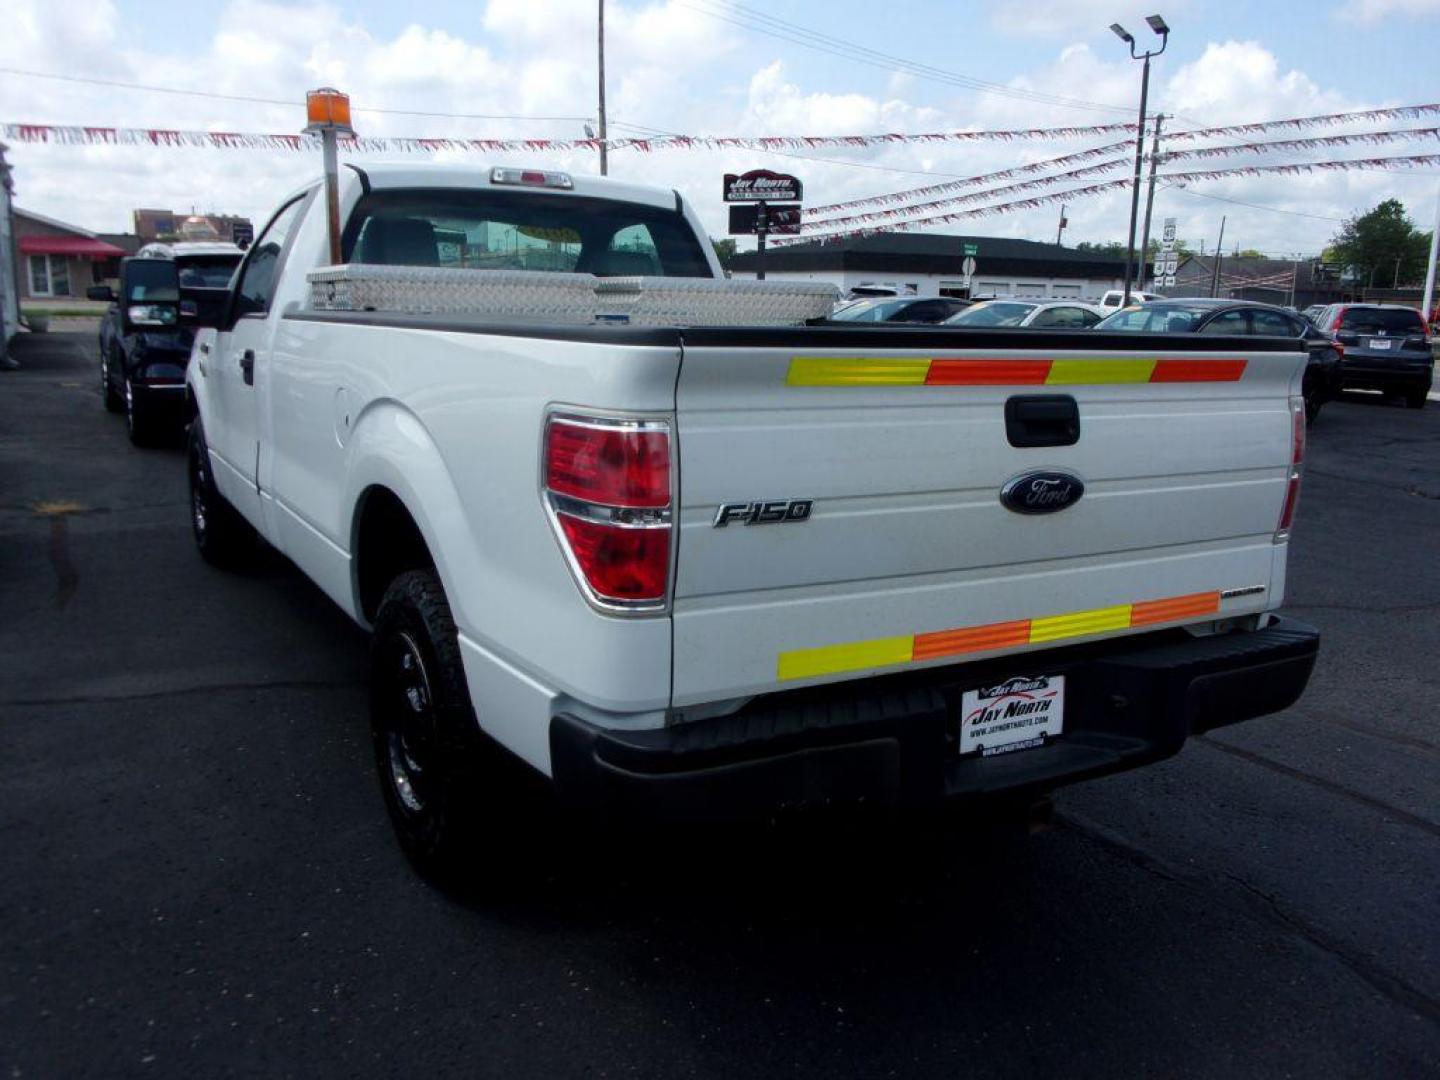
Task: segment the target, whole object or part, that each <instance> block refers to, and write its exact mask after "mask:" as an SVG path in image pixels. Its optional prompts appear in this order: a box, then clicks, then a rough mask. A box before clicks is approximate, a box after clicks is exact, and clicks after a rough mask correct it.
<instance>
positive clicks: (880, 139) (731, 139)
mask: <svg viewBox="0 0 1440 1080" xmlns="http://www.w3.org/2000/svg"><path fill="white" fill-rule="evenodd" d="M1437 114H1440V104H1422V105H1399V106H1394V107H1391V108H1384V109H1365V110H1361V111H1358V112H1349V113H1330V114H1327V115H1322V116H1301V117H1291V118H1288V119H1283V120H1266V121H1260V122H1256V123H1248V124H1229V125H1225V126H1221V127H1211V128H1195V129H1189V130H1184V129H1181V130H1176V131H1172V132H1168V133H1167V135H1166V138H1167V139H1168V140H1169V141H1172V142H1177V141H1194V140H1197V139H1209V138H1218V137H1222V136H1237V135H1253V134H1260V133H1263V132H1267V131H1277V130H1300V129H1304V128H1311V127H1323V126H1336V125H1340V124H1347V123H1360V122H1375V121H1379V120H1397V119H1414V118H1417V117H1423V116H1433V115H1437ZM0 131H3V133H4V137H5V138H6V139H9V140H11V141H13V142H21V143H49V144H54V145H60V146H155V147H204V148H209V149H217V150H287V151H302V150H307V149H312V148H314V147H315V146H316V145H317V140H316V139H315V138H314V137H312V136H307V135H277V134H265V133H259V132H243V131H190V130H180V129H174V128H129V127H105V126H96V125H73V124H26V123H5V124H3V125H0ZM1134 132H1135V125H1134V124H1131V123H1114V124H1090V125H1073V126H1068V127H1052V128H1014V129H1008V130H996V131H934V132H920V133H902V132H887V133H878V134H868V135H758V136H748V135H664V136H655V137H650V138H639V139H611V140H608V142H607V144H606V145H607V146H608V147H609V149H611V150H636V151H639V152H641V153H653V152H655V151H658V150H757V151H766V150H797V149H811V150H813V149H824V148H855V147H865V146H886V145H902V144H929V143H961V142H981V141H989V142H1014V141H1019V140H1037V139H1038V140H1052V139H1071V138H1082V137H1083V138H1089V137H1094V136H1097V135H1113V134H1124V135H1128V136H1131V137H1132V138H1133V136H1134ZM601 142H602V140H600V139H595V138H580V139H550V138H538V139H515V138H506V139H494V138H455V137H448V136H441V137H434V138H422V137H415V136H395V135H375V136H358V137H356V138H353V139H341V140H340V146H341V149H343V150H345V151H347V152H350V153H425V154H430V153H437V152H440V151H446V150H449V151H459V152H464V153H496V152H500V151H522V152H529V153H537V152H547V153H554V152H561V151H573V150H591V151H594V150H599V148H600V145H601Z"/></svg>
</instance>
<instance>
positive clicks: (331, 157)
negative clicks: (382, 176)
mask: <svg viewBox="0 0 1440 1080" xmlns="http://www.w3.org/2000/svg"><path fill="white" fill-rule="evenodd" d="M305 118H306V119H307V120H308V121H309V123H307V124H306V125H305V134H306V135H319V136H320V153H321V161H322V163H323V165H324V168H325V220H326V224H327V226H328V232H329V234H330V264H331V265H332V266H338V265H339V264H340V163H339V160H338V155H337V153H336V146H335V143H336V139H337V137H338V136H340V135H346V136H348V137H350V138H354V136H355V129H354V128H352V127H351V126H350V98H349V96H348V95H346V94H342V93H341V92H340V91H339V90H336V89H334V88H332V87H329V86H322V87H321V88H320V89H319V90H312V91H310V92H309V93H308V94H306V95H305Z"/></svg>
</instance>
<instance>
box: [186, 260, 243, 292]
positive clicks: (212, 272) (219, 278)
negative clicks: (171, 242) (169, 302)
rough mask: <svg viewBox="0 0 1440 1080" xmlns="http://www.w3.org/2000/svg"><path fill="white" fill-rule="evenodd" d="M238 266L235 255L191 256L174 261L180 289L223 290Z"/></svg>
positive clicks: (238, 261) (238, 262)
mask: <svg viewBox="0 0 1440 1080" xmlns="http://www.w3.org/2000/svg"><path fill="white" fill-rule="evenodd" d="M239 265H240V256H239V255H238V254H237V255H191V256H188V257H184V258H177V259H176V260H175V269H176V270H177V271H178V272H179V274H180V287H181V288H182V289H223V288H225V287H226V286H227V285H229V284H230V275H232V274H233V273H235V267H237V266H239Z"/></svg>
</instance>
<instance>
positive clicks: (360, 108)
mask: <svg viewBox="0 0 1440 1080" xmlns="http://www.w3.org/2000/svg"><path fill="white" fill-rule="evenodd" d="M0 75H23V76H25V77H26V78H31V79H55V80H57V81H59V82H71V83H84V84H86V85H89V86H110V87H116V88H118V89H122V90H144V91H147V92H149V93H153V94H175V95H177V96H179V97H194V98H210V99H214V100H216V101H243V102H246V103H247V104H252V105H285V106H288V107H290V108H299V107H300V102H299V101H298V100H294V99H287V98H266V97H252V96H250V95H248V94H221V93H218V92H217V91H214V90H185V89H182V88H180V87H177V86H155V85H153V84H150V83H136V82H122V81H120V80H118V79H95V78H90V77H88V76H84V75H60V74H57V73H56V72H53V71H26V70H24V69H22V68H11V67H0ZM352 108H353V109H354V111H355V112H369V113H383V114H386V115H389V116H429V117H443V118H446V119H451V120H544V121H565V122H567V123H569V122H575V123H578V122H581V121H585V120H588V119H590V118H589V117H587V116H510V115H504V114H501V113H450V112H429V111H425V110H422V109H381V108H375V107H372V106H366V105H355V106H352Z"/></svg>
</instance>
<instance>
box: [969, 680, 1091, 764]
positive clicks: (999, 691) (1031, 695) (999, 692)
mask: <svg viewBox="0 0 1440 1080" xmlns="http://www.w3.org/2000/svg"><path fill="white" fill-rule="evenodd" d="M1064 722H1065V676H1063V675H1040V676H1033V677H1032V676H1025V675H1016V676H1015V677H1013V678H1010V679H1005V680H1002V681H1001V682H998V683H995V684H994V685H992V686H980V687H976V688H975V689H973V690H966V691H965V692H964V693H963V694H961V695H960V753H961V754H979V755H980V756H981V757H991V756H992V755H995V754H1009V753H1012V752H1014V751H1016V750H1030V749H1032V748H1034V747H1037V746H1044V745H1045V741H1046V740H1047V739H1053V738H1054V737H1055V736H1056V735H1059V734H1060V732H1061V730H1062V729H1063V726H1064Z"/></svg>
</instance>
